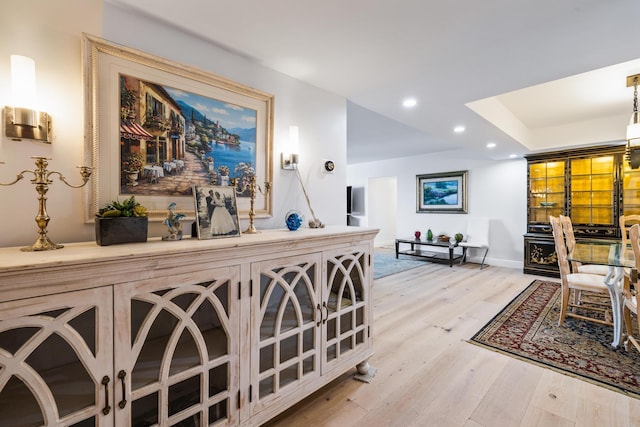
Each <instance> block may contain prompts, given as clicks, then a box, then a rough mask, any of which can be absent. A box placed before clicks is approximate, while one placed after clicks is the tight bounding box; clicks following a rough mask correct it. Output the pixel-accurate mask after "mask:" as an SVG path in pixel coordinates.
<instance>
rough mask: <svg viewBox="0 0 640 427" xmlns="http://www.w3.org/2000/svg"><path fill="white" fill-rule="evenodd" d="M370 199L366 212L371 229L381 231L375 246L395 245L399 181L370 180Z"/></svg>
mask: <svg viewBox="0 0 640 427" xmlns="http://www.w3.org/2000/svg"><path fill="white" fill-rule="evenodd" d="M367 189H368V193H369V198H368V201H369V202H368V204H367V209H366V212H368V215H367V219H368V223H369V226H370V227H374V228H377V229H379V230H380V231H379V232H378V234H377V235H376V237H375V239H374V241H373V244H374V245H375V246H388V245H393V244H394V243H395V239H396V233H397V231H396V218H397V215H398V209H397V206H398V180H397V179H396V177H395V176H393V177H381V178H369V185H368V186H367Z"/></svg>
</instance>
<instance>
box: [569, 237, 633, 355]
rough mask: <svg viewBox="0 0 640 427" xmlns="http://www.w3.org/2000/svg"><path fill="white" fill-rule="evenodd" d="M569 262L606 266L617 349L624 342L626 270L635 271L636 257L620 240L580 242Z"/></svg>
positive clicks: (614, 344) (571, 254)
mask: <svg viewBox="0 0 640 427" xmlns="http://www.w3.org/2000/svg"><path fill="white" fill-rule="evenodd" d="M567 258H568V259H569V261H577V262H580V263H582V264H597V265H606V266H608V267H609V273H608V274H607V275H606V276H605V277H604V284H605V285H606V286H607V289H608V290H609V296H610V297H611V312H612V317H613V342H612V343H611V346H612V347H613V348H617V347H618V346H619V345H620V341H621V340H622V327H623V323H624V319H623V317H622V305H623V303H624V300H623V294H622V290H623V289H622V287H623V280H624V269H625V268H630V269H635V267H636V264H635V257H634V256H633V250H632V249H631V246H630V245H623V244H622V243H621V242H620V240H596V239H593V240H580V241H578V242H576V245H575V247H574V248H573V250H572V251H571V252H570V253H569V255H568V257H567Z"/></svg>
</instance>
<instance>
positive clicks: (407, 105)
mask: <svg viewBox="0 0 640 427" xmlns="http://www.w3.org/2000/svg"><path fill="white" fill-rule="evenodd" d="M417 104H418V101H416V99H415V98H407V99H405V100H404V101H402V106H403V107H404V108H411V107H415V106H416V105H417Z"/></svg>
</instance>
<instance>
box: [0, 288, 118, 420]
mask: <svg viewBox="0 0 640 427" xmlns="http://www.w3.org/2000/svg"><path fill="white" fill-rule="evenodd" d="M25 304H26V305H25V306H22V307H21V306H20V304H16V303H15V302H11V303H3V304H0V320H1V322H0V353H1V354H2V359H4V360H5V362H4V363H0V365H1V366H0V425H1V426H3V427H12V426H59V425H100V424H102V421H100V420H101V419H102V418H103V417H104V416H105V415H104V414H103V412H102V411H103V409H104V408H105V405H106V403H105V393H104V390H105V389H104V386H103V385H102V384H101V382H102V379H103V377H107V378H108V379H109V380H110V382H111V381H113V378H112V377H111V375H112V369H111V366H110V365H112V363H113V362H112V354H113V353H112V347H111V345H110V343H111V337H112V331H113V329H112V327H111V325H112V323H113V318H112V299H111V292H110V289H98V290H95V291H78V292H71V293H66V294H59V295H50V296H47V297H38V298H31V299H29V301H28V302H26V303H25Z"/></svg>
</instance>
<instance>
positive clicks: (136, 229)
mask: <svg viewBox="0 0 640 427" xmlns="http://www.w3.org/2000/svg"><path fill="white" fill-rule="evenodd" d="M148 224H149V218H147V217H128V218H127V217H116V218H99V217H97V218H96V243H97V244H98V245H100V246H109V245H117V244H120V243H136V242H146V241H147V226H148Z"/></svg>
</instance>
